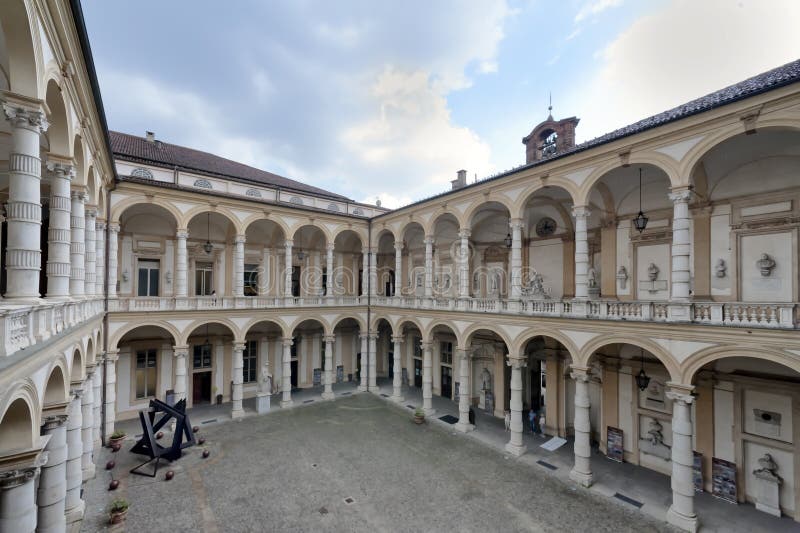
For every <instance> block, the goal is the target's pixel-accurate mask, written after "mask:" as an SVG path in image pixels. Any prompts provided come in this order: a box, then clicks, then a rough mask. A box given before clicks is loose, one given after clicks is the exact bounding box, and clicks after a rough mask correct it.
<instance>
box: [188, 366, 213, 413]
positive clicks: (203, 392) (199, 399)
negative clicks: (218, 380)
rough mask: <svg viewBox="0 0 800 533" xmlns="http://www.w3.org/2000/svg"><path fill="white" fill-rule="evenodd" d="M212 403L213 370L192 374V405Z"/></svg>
mask: <svg viewBox="0 0 800 533" xmlns="http://www.w3.org/2000/svg"><path fill="white" fill-rule="evenodd" d="M204 403H211V371H207V372H195V373H194V374H192V405H200V404H204Z"/></svg>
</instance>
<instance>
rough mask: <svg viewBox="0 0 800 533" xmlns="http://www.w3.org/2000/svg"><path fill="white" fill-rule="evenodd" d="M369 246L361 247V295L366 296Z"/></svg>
mask: <svg viewBox="0 0 800 533" xmlns="http://www.w3.org/2000/svg"><path fill="white" fill-rule="evenodd" d="M368 284H369V248H368V247H366V246H362V247H361V296H366V295H367V291H368V290H369V287H368Z"/></svg>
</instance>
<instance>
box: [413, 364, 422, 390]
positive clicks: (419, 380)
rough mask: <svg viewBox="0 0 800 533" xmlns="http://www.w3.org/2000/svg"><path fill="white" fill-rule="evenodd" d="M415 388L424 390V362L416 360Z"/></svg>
mask: <svg viewBox="0 0 800 533" xmlns="http://www.w3.org/2000/svg"><path fill="white" fill-rule="evenodd" d="M414 386H415V387H418V388H420V389H421V388H422V360H421V359H414Z"/></svg>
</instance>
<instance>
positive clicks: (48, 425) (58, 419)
mask: <svg viewBox="0 0 800 533" xmlns="http://www.w3.org/2000/svg"><path fill="white" fill-rule="evenodd" d="M67 418H69V417H68V416H67V414H66V413H59V414H55V415H47V416H45V417H44V418H43V419H42V428H44V429H45V430H51V429H55V428H57V427H59V426H63V425H64V424H65V423H66V421H67Z"/></svg>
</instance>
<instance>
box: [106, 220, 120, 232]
mask: <svg viewBox="0 0 800 533" xmlns="http://www.w3.org/2000/svg"><path fill="white" fill-rule="evenodd" d="M108 231H110V232H111V233H119V222H109V223H108Z"/></svg>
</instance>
